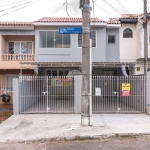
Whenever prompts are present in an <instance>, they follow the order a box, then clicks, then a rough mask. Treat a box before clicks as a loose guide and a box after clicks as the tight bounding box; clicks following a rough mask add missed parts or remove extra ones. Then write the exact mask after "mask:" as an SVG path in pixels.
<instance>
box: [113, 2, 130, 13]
mask: <svg viewBox="0 0 150 150" xmlns="http://www.w3.org/2000/svg"><path fill="white" fill-rule="evenodd" d="M115 1H116V2H117V3H118V4H119V5H120V6H121V7H122V8H123V10H124V11H125V12H127V13H129V14H130V12H129V11H128V10H127V9H126V7H125V6H124V5H123V4H122V3H121V2H120V1H119V0H115Z"/></svg>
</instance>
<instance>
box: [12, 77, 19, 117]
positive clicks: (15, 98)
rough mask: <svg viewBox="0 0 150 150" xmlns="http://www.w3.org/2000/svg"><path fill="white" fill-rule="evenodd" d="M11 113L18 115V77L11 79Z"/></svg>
mask: <svg viewBox="0 0 150 150" xmlns="http://www.w3.org/2000/svg"><path fill="white" fill-rule="evenodd" d="M13 114H14V115H19V79H17V78H15V79H13Z"/></svg>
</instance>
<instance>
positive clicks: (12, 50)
mask: <svg viewBox="0 0 150 150" xmlns="http://www.w3.org/2000/svg"><path fill="white" fill-rule="evenodd" d="M9 54H14V42H9Z"/></svg>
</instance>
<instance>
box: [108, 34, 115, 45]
mask: <svg viewBox="0 0 150 150" xmlns="http://www.w3.org/2000/svg"><path fill="white" fill-rule="evenodd" d="M108 43H109V44H114V43H115V35H108Z"/></svg>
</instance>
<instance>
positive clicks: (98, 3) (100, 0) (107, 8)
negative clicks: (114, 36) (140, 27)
mask: <svg viewBox="0 0 150 150" xmlns="http://www.w3.org/2000/svg"><path fill="white" fill-rule="evenodd" d="M67 1H68V5H67V6H68V7H67V10H68V14H69V16H68V14H67V12H66V5H65V4H64V3H65V2H66V0H0V21H36V20H38V19H40V18H43V17H82V13H81V10H80V9H79V0H67ZM94 1H95V2H94V3H95V5H94V11H93V10H92V11H91V17H94V16H95V17H96V18H99V19H102V20H105V21H107V20H108V19H109V18H116V17H120V16H121V14H122V13H132V14H141V13H143V0H94ZM149 1H150V0H148V11H150V7H149V4H150V2H149ZM106 2H107V3H108V4H107V3H106ZM118 2H120V3H121V4H122V5H123V6H124V7H125V8H122V7H121V6H120V5H119V3H118ZM8 4H9V5H8ZM4 5H5V6H4ZM27 5H28V6H27ZM25 6H27V7H25ZM22 7H24V8H22ZM91 7H92V8H93V3H92V0H91ZM17 9H20V10H17ZM116 9H119V11H117V12H116ZM16 10H17V11H16ZM12 11H14V12H12ZM6 14H7V15H6Z"/></svg>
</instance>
